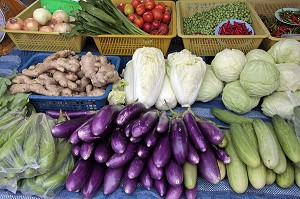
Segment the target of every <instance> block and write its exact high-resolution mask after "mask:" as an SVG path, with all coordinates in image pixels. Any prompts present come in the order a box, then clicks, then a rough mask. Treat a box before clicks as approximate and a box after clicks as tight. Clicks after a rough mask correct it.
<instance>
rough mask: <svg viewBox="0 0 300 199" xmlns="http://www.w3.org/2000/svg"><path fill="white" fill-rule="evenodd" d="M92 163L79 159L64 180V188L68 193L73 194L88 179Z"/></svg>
mask: <svg viewBox="0 0 300 199" xmlns="http://www.w3.org/2000/svg"><path fill="white" fill-rule="evenodd" d="M91 168H92V162H91V161H90V160H84V159H82V158H80V159H79V160H78V161H77V162H76V164H75V165H74V167H73V169H72V171H71V172H70V173H69V175H68V177H67V180H66V188H67V190H68V191H71V192H74V191H78V190H79V189H81V188H82V187H83V185H84V183H85V182H86V180H87V179H88V177H89V174H90V172H91Z"/></svg>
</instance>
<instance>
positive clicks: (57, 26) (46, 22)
mask: <svg viewBox="0 0 300 199" xmlns="http://www.w3.org/2000/svg"><path fill="white" fill-rule="evenodd" d="M69 22H70V16H69V15H68V13H67V12H65V11H64V10H56V11H55V12H54V13H53V14H51V12H49V11H48V10H47V9H46V8H37V9H35V10H34V11H33V14H32V17H30V18H27V19H25V20H24V21H23V20H22V19H20V18H17V17H13V18H10V19H8V20H7V22H6V25H5V28H6V29H7V30H27V31H40V32H59V33H66V32H70V31H71V30H72V28H71V26H70V24H69Z"/></svg>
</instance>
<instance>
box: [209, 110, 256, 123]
mask: <svg viewBox="0 0 300 199" xmlns="http://www.w3.org/2000/svg"><path fill="white" fill-rule="evenodd" d="M210 111H211V114H212V115H213V116H215V117H216V118H217V119H219V120H220V121H222V122H224V123H226V124H231V123H242V122H252V121H253V119H252V118H247V117H244V116H241V115H237V114H235V113H232V112H229V111H225V110H222V109H219V108H211V109H210Z"/></svg>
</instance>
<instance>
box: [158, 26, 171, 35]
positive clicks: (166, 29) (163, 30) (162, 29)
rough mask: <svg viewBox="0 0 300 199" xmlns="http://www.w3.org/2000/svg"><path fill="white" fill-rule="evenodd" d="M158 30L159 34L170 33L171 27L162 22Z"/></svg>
mask: <svg viewBox="0 0 300 199" xmlns="http://www.w3.org/2000/svg"><path fill="white" fill-rule="evenodd" d="M157 31H158V34H159V35H167V34H168V33H169V27H168V26H167V25H166V24H164V23H161V24H160V26H159V27H158V29H157Z"/></svg>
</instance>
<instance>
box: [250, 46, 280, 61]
mask: <svg viewBox="0 0 300 199" xmlns="http://www.w3.org/2000/svg"><path fill="white" fill-rule="evenodd" d="M246 58H247V62H251V61H253V60H263V61H267V62H270V63H271V64H275V59H274V58H273V57H272V56H271V55H270V54H269V53H268V52H267V51H264V50H262V49H253V50H251V51H249V52H248V53H247V54H246Z"/></svg>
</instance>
